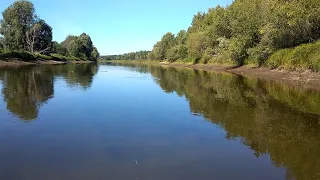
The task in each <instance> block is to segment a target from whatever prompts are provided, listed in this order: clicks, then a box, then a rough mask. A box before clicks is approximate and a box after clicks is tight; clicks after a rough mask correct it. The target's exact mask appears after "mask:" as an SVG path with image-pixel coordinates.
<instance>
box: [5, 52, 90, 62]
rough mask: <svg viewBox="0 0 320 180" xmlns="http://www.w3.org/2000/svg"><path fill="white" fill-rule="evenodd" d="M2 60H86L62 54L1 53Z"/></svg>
mask: <svg viewBox="0 0 320 180" xmlns="http://www.w3.org/2000/svg"><path fill="white" fill-rule="evenodd" d="M0 59H1V60H6V61H10V60H19V61H25V62H30V61H35V60H54V61H85V60H84V59H80V58H77V57H73V56H63V55H60V54H56V53H52V54H50V55H44V54H40V53H31V52H27V51H9V52H2V51H0Z"/></svg>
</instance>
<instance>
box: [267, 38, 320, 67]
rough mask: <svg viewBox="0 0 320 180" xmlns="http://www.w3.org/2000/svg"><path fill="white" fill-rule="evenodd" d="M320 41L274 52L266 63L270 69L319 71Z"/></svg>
mask: <svg viewBox="0 0 320 180" xmlns="http://www.w3.org/2000/svg"><path fill="white" fill-rule="evenodd" d="M319 49H320V41H317V42H315V43H309V44H303V45H300V46H297V47H295V48H290V49H281V50H278V51H276V52H275V53H274V54H273V55H272V56H271V57H270V58H269V59H268V60H267V61H266V65H267V66H268V67H271V68H279V67H282V68H285V69H291V70H307V69H309V70H312V71H317V72H319V71H320V50H319Z"/></svg>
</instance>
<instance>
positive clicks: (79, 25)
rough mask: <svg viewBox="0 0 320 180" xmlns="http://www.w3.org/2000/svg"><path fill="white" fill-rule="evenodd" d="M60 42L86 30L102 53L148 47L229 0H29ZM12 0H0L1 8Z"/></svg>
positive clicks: (115, 52)
mask: <svg viewBox="0 0 320 180" xmlns="http://www.w3.org/2000/svg"><path fill="white" fill-rule="evenodd" d="M31 1H32V2H33V3H34V5H35V8H36V12H37V14H38V15H39V16H40V17H41V18H42V19H44V20H45V21H46V22H47V23H48V24H50V25H51V27H52V28H53V36H54V37H53V39H54V40H56V41H58V42H61V41H63V40H64V39H65V37H66V36H67V35H69V34H74V35H79V34H81V33H82V32H86V33H88V34H89V35H90V36H91V38H92V40H93V42H94V44H95V46H97V48H98V50H99V51H100V53H101V54H103V55H105V54H120V53H126V52H133V51H138V50H151V49H152V46H153V45H154V44H155V43H156V42H157V41H158V40H160V38H161V37H162V35H164V34H165V33H166V32H172V33H175V34H176V33H177V32H179V31H180V30H181V29H187V28H188V27H189V26H190V24H191V21H192V17H193V15H195V14H196V13H197V12H198V11H202V12H204V11H207V9H208V8H210V7H215V6H216V5H218V4H219V5H223V6H225V5H227V4H230V3H231V2H232V0H113V1H111V0H90V1H85V0H31ZM13 2H14V0H0V7H1V11H3V10H4V9H5V8H6V7H7V6H9V5H10V4H12V3H13Z"/></svg>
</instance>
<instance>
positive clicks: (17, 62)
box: [0, 59, 94, 67]
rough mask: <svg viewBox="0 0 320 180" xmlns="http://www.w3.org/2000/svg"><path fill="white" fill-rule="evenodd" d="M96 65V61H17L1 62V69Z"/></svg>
mask: <svg viewBox="0 0 320 180" xmlns="http://www.w3.org/2000/svg"><path fill="white" fill-rule="evenodd" d="M85 63H94V61H55V60H33V61H22V60H17V59H11V60H9V61H8V60H0V67H3V66H24V65H61V64H85Z"/></svg>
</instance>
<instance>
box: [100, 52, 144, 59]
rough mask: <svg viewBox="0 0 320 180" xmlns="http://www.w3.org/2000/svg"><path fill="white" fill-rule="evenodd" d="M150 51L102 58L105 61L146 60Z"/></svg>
mask: <svg viewBox="0 0 320 180" xmlns="http://www.w3.org/2000/svg"><path fill="white" fill-rule="evenodd" d="M149 53H150V51H137V52H131V53H125V54H119V55H106V56H101V58H102V59H103V60H146V59H148V55H149Z"/></svg>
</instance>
